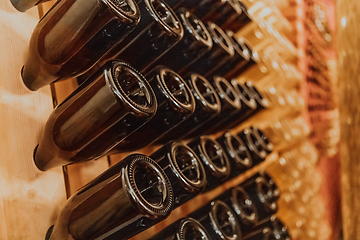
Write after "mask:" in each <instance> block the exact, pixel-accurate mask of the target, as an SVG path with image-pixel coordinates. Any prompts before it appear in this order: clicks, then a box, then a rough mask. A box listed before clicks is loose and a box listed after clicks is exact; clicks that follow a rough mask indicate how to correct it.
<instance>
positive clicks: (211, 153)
mask: <svg viewBox="0 0 360 240" xmlns="http://www.w3.org/2000/svg"><path fill="white" fill-rule="evenodd" d="M188 146H189V147H190V148H191V149H193V150H194V152H195V153H196V154H197V155H198V156H199V158H200V159H201V162H202V163H203V166H204V168H205V172H206V179H207V183H206V188H205V190H206V191H209V190H211V189H213V188H215V187H217V186H219V185H220V184H221V183H223V182H224V181H226V180H227V179H228V178H229V177H230V173H231V169H230V163H229V160H228V158H227V156H226V154H225V151H224V149H223V148H222V147H221V145H220V144H219V143H218V142H217V141H215V140H212V139H211V138H209V137H208V136H201V137H200V138H198V139H195V140H193V141H192V142H190V143H188Z"/></svg>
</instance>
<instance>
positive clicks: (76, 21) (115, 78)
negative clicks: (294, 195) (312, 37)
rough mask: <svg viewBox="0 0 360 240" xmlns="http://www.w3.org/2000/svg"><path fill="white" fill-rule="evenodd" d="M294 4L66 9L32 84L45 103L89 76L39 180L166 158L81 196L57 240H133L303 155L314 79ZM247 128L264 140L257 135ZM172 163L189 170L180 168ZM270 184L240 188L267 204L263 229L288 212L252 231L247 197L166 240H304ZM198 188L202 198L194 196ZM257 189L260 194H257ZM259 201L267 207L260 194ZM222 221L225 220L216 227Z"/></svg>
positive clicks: (112, 4) (107, 175) (107, 178)
mask: <svg viewBox="0 0 360 240" xmlns="http://www.w3.org/2000/svg"><path fill="white" fill-rule="evenodd" d="M13 2H16V4H18V3H19V2H20V3H21V1H13ZM16 4H14V5H16ZM28 4H29V3H28ZM284 5H286V4H285V3H284V1H282V2H276V3H275V2H272V1H264V2H263V1H261V2H260V1H259V2H255V3H254V2H252V1H243V2H242V1H239V0H237V1H235V0H234V1H230V0H229V1H210V0H197V1H163V0H144V1H137V2H134V1H130V0H125V1H115V0H114V1H102V2H98V1H95V0H94V1H80V0H77V1H75V2H70V1H67V0H62V1H58V2H57V3H56V4H55V5H54V6H53V7H52V9H51V10H50V11H49V12H48V13H47V14H46V15H45V16H44V17H43V18H42V19H41V20H40V22H39V24H38V25H37V27H36V28H35V30H34V33H33V35H32V38H31V40H30V48H29V54H28V58H27V61H26V63H25V65H24V67H23V69H22V77H23V80H24V83H25V85H26V86H27V87H28V88H29V89H31V90H37V89H39V88H41V87H43V86H45V85H48V84H50V83H52V82H56V81H61V80H66V79H68V78H71V77H77V78H78V82H79V84H80V86H79V87H78V88H77V89H76V90H75V91H74V92H73V93H72V94H71V95H70V96H69V97H68V98H67V99H66V100H65V101H64V102H62V103H61V104H60V105H59V106H57V107H56V108H55V109H54V111H53V113H52V114H51V116H50V117H49V119H48V121H47V123H46V126H45V131H44V133H43V135H42V138H41V140H40V143H39V145H38V146H37V147H36V150H35V153H34V160H35V163H36V165H37V166H38V168H39V169H41V170H47V169H49V168H52V167H55V166H59V165H66V164H72V163H77V162H82V161H88V160H93V159H97V158H99V157H101V156H104V155H108V154H114V153H119V152H129V151H134V150H136V149H140V148H143V147H145V146H147V145H149V144H155V145H158V144H160V145H161V144H164V146H163V147H161V148H160V149H159V150H158V151H156V152H155V153H153V154H152V155H151V156H150V157H147V156H144V155H130V156H128V157H126V158H125V159H124V160H122V161H120V163H119V164H116V165H115V166H113V167H112V168H110V169H109V170H108V171H106V172H104V173H103V174H101V175H100V176H99V177H98V178H96V179H94V180H93V181H92V182H90V183H89V184H87V185H86V186H85V187H84V188H82V189H80V190H79V191H77V192H76V193H75V194H74V195H73V196H72V197H71V198H70V199H69V200H68V203H67V205H66V206H65V208H64V209H63V210H62V214H61V216H60V217H59V219H58V222H57V223H56V224H55V227H54V228H51V229H50V230H49V232H48V235H47V238H48V239H64V238H65V237H68V236H69V235H71V236H72V237H73V238H74V239H95V238H98V237H100V238H101V239H127V238H129V237H132V236H134V235H135V234H137V233H139V232H140V231H143V230H145V229H146V228H148V227H150V226H152V225H154V224H155V223H157V222H159V221H161V220H162V219H164V218H165V217H166V216H168V215H169V213H170V212H171V210H172V209H173V208H174V207H178V206H180V205H182V204H183V203H184V202H186V201H188V200H190V199H192V198H193V197H194V196H196V195H198V194H199V193H200V192H202V191H210V190H211V189H214V188H215V187H217V186H219V185H220V184H222V183H223V182H224V181H228V180H229V179H231V178H234V177H236V176H238V175H239V174H242V173H243V172H245V171H246V170H248V169H249V168H251V167H253V166H255V165H258V164H259V163H261V162H263V161H264V160H265V158H266V156H267V155H268V154H269V152H271V151H272V142H274V145H275V150H276V151H281V152H285V151H295V150H289V148H291V146H295V145H296V144H298V142H299V141H301V140H303V139H304V138H305V137H306V136H307V135H308V134H309V131H310V129H309V127H308V125H307V124H306V123H305V122H304V119H303V118H302V117H301V116H299V115H298V114H299V112H300V111H302V110H303V108H304V104H305V103H304V101H303V99H302V98H301V97H300V95H299V93H298V90H297V86H298V84H299V83H300V81H301V80H302V74H301V73H300V72H299V71H298V69H297V67H296V66H295V64H294V62H295V61H296V59H297V49H296V48H295V47H294V45H293V44H292V43H291V41H289V40H288V38H287V37H286V36H285V35H287V36H289V35H291V33H292V32H291V31H292V26H291V24H290V23H289V22H288V21H287V20H286V19H285V18H284V17H283V16H282V14H281V8H282V7H284ZM183 7H186V8H183ZM23 10H25V9H23ZM110 59H121V60H110ZM109 60H110V61H109ZM165 66H166V67H165ZM252 82H254V83H252ZM254 84H255V85H256V87H255V86H254ZM246 121H247V122H248V123H252V124H255V125H256V126H260V127H261V129H263V131H261V130H259V128H257V127H251V128H245V129H244V127H242V126H241V125H244V122H246ZM239 125H240V127H239ZM225 130H230V132H225V133H223V132H224V131H225ZM209 134H210V135H212V136H211V137H208V136H205V135H209ZM214 134H215V135H214ZM201 135H203V136H202V137H200V136H201ZM266 135H268V136H269V139H270V140H268V138H267V137H266ZM215 138H217V139H216V140H217V141H215ZM172 140H182V141H185V142H188V144H187V145H185V144H184V143H182V142H179V141H175V142H173V141H172ZM169 141H170V142H169ZM174 149H177V150H176V151H175V150H174ZM170 156H172V157H174V158H175V159H176V157H178V158H179V159H181V161H182V162H180V163H179V162H176V161H173V162H171V161H170V159H169V158H170ZM299 156H301V155H299ZM194 159H201V161H204V162H203V163H201V162H200V161H196V160H194ZM280 159H283V158H280ZM296 161H298V160H296ZM280 165H281V166H283V164H280ZM174 172H175V173H174ZM270 172H271V171H270ZM260 175H264V174H263V173H261V174H260ZM260 175H259V174H258V175H256V176H255V177H253V178H251V179H250V180H248V181H246V182H245V183H243V184H241V185H240V186H239V187H237V189H241V187H243V188H244V189H245V190H244V189H242V192H246V193H247V194H250V195H251V197H253V198H254V199H251V197H250V196H248V197H249V198H246V199H245V200H244V199H242V201H243V204H245V205H246V206H244V207H245V208H247V207H249V206H247V205H251V204H255V205H256V203H258V204H260V205H257V206H256V207H255V208H256V211H257V214H259V216H260V215H261V212H263V209H264V206H265V205H266V204H268V203H266V201H270V202H271V204H270V206H272V205H274V204H275V205H276V207H275V211H274V209H273V211H270V212H267V213H266V215H264V216H261V217H259V216H257V220H256V221H253V222H252V223H251V224H248V225H246V224H245V226H244V223H242V222H241V219H238V218H239V216H241V214H240V215H239V213H238V212H237V210H236V207H234V209H231V208H232V207H233V206H232V203H231V202H229V199H230V197H229V196H230V195H231V192H234V191H237V190H228V191H227V192H225V193H224V194H223V195H221V196H219V197H217V198H215V199H214V200H213V201H211V202H210V203H209V204H207V205H206V206H204V207H203V208H201V209H199V210H198V211H196V212H194V213H192V214H190V215H189V218H187V219H182V220H179V221H177V222H175V223H174V224H173V225H171V226H169V227H168V228H167V229H171V230H166V229H165V230H164V232H163V233H159V235H158V237H160V238H163V237H164V236H165V235H166V234H169V231H170V232H172V231H173V230H174V229H175V228H176V229H183V226H185V225H186V224H187V223H190V225H189V226H190V228H189V229H191V231H190V232H188V234H189V235H184V236H187V238H179V239H193V238H194V236H195V237H196V236H207V237H208V239H227V238H223V236H227V237H230V235H231V234H230V233H231V231H235V232H233V233H234V234H235V233H236V234H238V235H236V236H235V235H234V237H233V238H229V239H240V236H241V235H242V236H243V238H244V239H290V236H289V235H288V233H287V230H286V227H284V226H283V224H282V223H281V221H280V220H279V218H278V217H277V216H273V214H275V213H276V209H277V204H276V200H277V199H278V198H279V196H278V192H277V190H274V189H275V188H276V189H277V187H276V185H275V184H274V183H273V180H272V179H271V178H270V177H269V176H268V175H266V176H267V177H263V179H265V181H266V184H265V185H264V184H263V185H261V186H260V185H259V186H258V188H256V186H255V185H256V184H255V183H257V180H256V181H255V179H258V178H260V177H259V176H260ZM201 176H202V177H203V182H202V184H201V183H200V182H201V181H200V182H199V179H200V178H201ZM264 176H265V175H264ZM300 176H302V175H300ZM204 179H207V180H204ZM195 180H196V181H195ZM182 181H183V182H182ZM184 181H185V183H184ZM186 181H187V182H186ZM191 181H192V182H197V184H198V185H197V186H191V184H190V185H189V182H191ZM259 181H260V180H259ZM279 181H281V179H280V180H279ZM181 182H182V183H181ZM248 182H252V183H251V184H248V185H249V186H251V187H245V186H247V183H248ZM262 182H263V180H261V181H260V183H262ZM269 182H271V183H272V184H274V186H275V187H274V188H270V187H269V184H268V183H269ZM295 182H296V181H295ZM116 183H118V184H116ZM260 183H259V184H260ZM184 184H185V187H184ZM272 184H271V185H272ZM297 185H298V182H297ZM287 186H288V187H289V190H290V189H291V187H290V185H287ZM257 190H259V191H260V192H261V194H262V197H259V196H260V195H261V194H260V195H259V193H254V191H255V192H256V191H257ZM250 192H251V193H250ZM274 192H275V193H274ZM285 192H286V191H285ZM314 192H316V191H315V190H314ZM274 194H275V195H276V196H274ZM314 195H315V193H314ZM285 196H287V195H285ZM285 198H286V197H284V199H285ZM248 199H251V200H248ZM269 199H270V200H269ZM286 199H289V197H288V198H286ZM264 201H265V202H264ZM284 201H285V200H283V199H281V202H282V203H283V202H284ZM284 205H285V204H284ZM266 206H267V205H266ZM267 207H269V206H267ZM267 207H265V208H267ZM89 208H90V209H89ZM214 208H215V209H218V210H216V211H218V212H216V213H213V214H215V215H214V216H215V220H214V216H212V215H211V214H210V215H208V214H207V213H210V212H211V211H214ZM114 209H116V210H114ZM270 209H271V207H270ZM230 213H231V214H232V215H231V214H230ZM245 213H247V210H245ZM229 214H230V215H229ZM283 215H286V214H283ZM211 216H212V217H211ZM234 216H235V217H234ZM280 216H281V213H280ZM216 218H219V219H216ZM284 219H285V220H286V221H285V223H286V222H287V221H290V220H291V219H290V220H289V219H287V218H286V217H285V218H284ZM209 221H210V222H211V223H210V222H209ZM214 221H215V222H217V223H218V225H216V224H215V225H214ZM231 221H232V222H231ZM290 222H291V221H290ZM185 223H186V224H185ZM184 224H185V225H184ZM194 224H195V225H194ZM297 225H298V224H297ZM297 225H296V224H295V226H297ZM194 226H197V227H194ZM218 228H219V229H220V230H217V229H218ZM194 229H202V230H201V231H200V232H201V233H200V234H204V235H197V234H199V233H198V232H197V233H194ZM214 229H215V230H214ZM294 229H296V230H294ZM238 230H239V231H238ZM229 231H230V232H229ZM166 232H167V233H166ZM180 232H182V233H184V232H183V231H182V230H181V231H180ZM241 232H242V233H241ZM291 232H292V233H293V234H294V236H300V235H299V234H298V232H301V231H300V230H299V229H298V228H294V227H293V228H292V229H291ZM301 233H302V234H303V235H302V236H306V234H307V233H304V231H302V232H301ZM164 234H165V235H164ZM193 234H194V235H193ZM218 234H223V236H221V235H218ZM229 234H230V235H229ZM296 234H298V235H296ZM170 235H171V234H170ZM170 235H169V236H168V237H169V239H173V238H170ZM180 235H181V234H180ZM189 237H190V238H189ZM154 239H157V237H154ZM205 239H206V238H205ZM294 239H301V238H300V237H296V238H294ZM305 239H306V238H305ZM308 239H310V238H308Z"/></svg>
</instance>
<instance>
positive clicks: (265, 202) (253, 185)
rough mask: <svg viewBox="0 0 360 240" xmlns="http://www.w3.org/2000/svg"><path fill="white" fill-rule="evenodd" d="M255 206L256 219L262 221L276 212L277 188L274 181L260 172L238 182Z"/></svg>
mask: <svg viewBox="0 0 360 240" xmlns="http://www.w3.org/2000/svg"><path fill="white" fill-rule="evenodd" d="M240 187H242V188H243V189H244V190H245V191H246V192H247V194H249V196H250V198H251V199H252V200H253V204H254V205H255V206H256V209H257V213H258V220H259V221H262V220H264V219H267V218H269V217H270V216H272V215H273V214H275V213H276V212H277V207H278V205H277V202H276V201H277V199H278V197H279V189H278V188H277V186H276V184H274V181H273V180H272V179H271V178H270V177H269V176H268V175H265V177H264V174H263V173H261V174H256V175H255V176H253V177H251V178H250V179H248V180H246V181H245V182H243V183H241V184H240Z"/></svg>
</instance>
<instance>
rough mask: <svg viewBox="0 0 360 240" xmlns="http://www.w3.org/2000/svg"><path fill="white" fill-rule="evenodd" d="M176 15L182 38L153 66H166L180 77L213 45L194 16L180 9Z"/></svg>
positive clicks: (203, 26) (201, 23) (201, 24)
mask: <svg viewBox="0 0 360 240" xmlns="http://www.w3.org/2000/svg"><path fill="white" fill-rule="evenodd" d="M177 15H178V17H179V19H180V21H181V23H182V25H183V27H184V37H183V38H182V39H181V40H180V41H179V42H178V43H177V44H176V45H175V46H174V47H172V48H171V49H169V51H167V52H166V53H165V54H164V55H162V56H161V57H160V58H159V59H158V60H157V61H155V62H154V63H153V65H154V66H156V65H166V66H167V67H169V68H171V69H172V70H174V71H175V72H177V73H179V74H180V75H182V74H183V73H185V72H187V71H188V68H189V66H191V64H192V63H194V62H195V61H196V60H197V59H199V58H200V57H201V56H203V55H204V54H205V53H206V52H208V51H209V50H210V49H211V47H212V45H213V43H212V39H211V36H210V33H209V31H208V30H207V28H206V26H205V25H204V24H203V22H202V21H201V20H200V19H198V18H197V17H196V16H195V15H194V14H191V13H190V12H189V11H188V10H187V9H185V8H181V9H179V10H178V11H177Z"/></svg>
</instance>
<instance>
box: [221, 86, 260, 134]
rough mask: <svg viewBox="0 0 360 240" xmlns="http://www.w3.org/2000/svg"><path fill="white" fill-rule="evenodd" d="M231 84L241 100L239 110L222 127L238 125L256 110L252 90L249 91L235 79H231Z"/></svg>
mask: <svg viewBox="0 0 360 240" xmlns="http://www.w3.org/2000/svg"><path fill="white" fill-rule="evenodd" d="M231 85H232V86H233V87H234V89H235V91H236V93H237V94H238V96H239V98H240V101H241V110H240V111H239V112H237V113H236V114H234V116H233V121H232V122H231V123H230V124H229V125H227V126H224V129H231V128H234V127H236V126H238V125H239V124H240V123H242V122H244V121H245V120H247V119H248V118H250V117H251V116H253V115H254V114H255V113H256V111H257V103H256V101H255V99H256V96H255V94H254V93H253V91H250V90H249V89H248V87H246V86H245V85H244V84H242V83H239V82H238V81H237V80H236V79H233V80H232V81H231Z"/></svg>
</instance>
